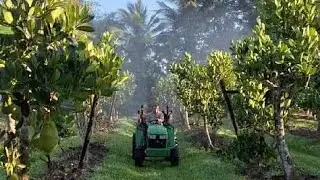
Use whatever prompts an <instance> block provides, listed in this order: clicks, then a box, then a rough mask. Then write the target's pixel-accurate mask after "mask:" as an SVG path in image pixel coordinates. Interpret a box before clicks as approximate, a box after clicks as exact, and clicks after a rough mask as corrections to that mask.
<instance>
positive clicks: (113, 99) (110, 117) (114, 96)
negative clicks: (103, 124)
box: [109, 92, 116, 122]
mask: <svg viewBox="0 0 320 180" xmlns="http://www.w3.org/2000/svg"><path fill="white" fill-rule="evenodd" d="M115 99H116V92H114V94H113V96H112V101H111V104H110V112H109V121H110V122H112V120H113V119H114V118H112V112H113V109H114V108H113V107H114V102H115Z"/></svg>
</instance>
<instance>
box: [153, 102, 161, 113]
mask: <svg viewBox="0 0 320 180" xmlns="http://www.w3.org/2000/svg"><path fill="white" fill-rule="evenodd" d="M152 112H153V113H159V112H160V107H159V105H158V104H155V105H154V106H153V108H152Z"/></svg>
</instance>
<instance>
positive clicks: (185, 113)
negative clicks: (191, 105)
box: [183, 107, 191, 130]
mask: <svg viewBox="0 0 320 180" xmlns="http://www.w3.org/2000/svg"><path fill="white" fill-rule="evenodd" d="M183 110H184V118H185V123H186V129H187V130H190V129H191V127H190V123H189V115H188V111H187V108H186V107H183Z"/></svg>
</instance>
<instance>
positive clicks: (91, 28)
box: [77, 25, 94, 32]
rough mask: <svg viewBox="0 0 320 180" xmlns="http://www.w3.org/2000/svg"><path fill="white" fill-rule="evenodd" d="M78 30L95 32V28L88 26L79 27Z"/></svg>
mask: <svg viewBox="0 0 320 180" xmlns="http://www.w3.org/2000/svg"><path fill="white" fill-rule="evenodd" d="M77 30H79V31H84V32H94V29H93V27H91V26H86V25H84V26H79V27H77Z"/></svg>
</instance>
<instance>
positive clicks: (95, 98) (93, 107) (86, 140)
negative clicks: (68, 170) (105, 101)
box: [78, 94, 98, 169]
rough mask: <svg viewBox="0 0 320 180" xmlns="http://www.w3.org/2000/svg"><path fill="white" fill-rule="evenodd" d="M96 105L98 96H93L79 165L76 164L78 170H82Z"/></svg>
mask: <svg viewBox="0 0 320 180" xmlns="http://www.w3.org/2000/svg"><path fill="white" fill-rule="evenodd" d="M97 103H98V96H97V95H96V94H95V95H94V96H93V102H92V105H91V111H90V116H89V122H88V126H87V132H86V136H85V139H84V143H83V147H82V151H81V156H80V160H79V164H78V168H79V169H82V168H83V165H84V163H83V162H84V159H85V156H86V153H87V149H88V146H89V143H90V135H91V131H92V125H93V119H94V114H95V109H96V106H97Z"/></svg>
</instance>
